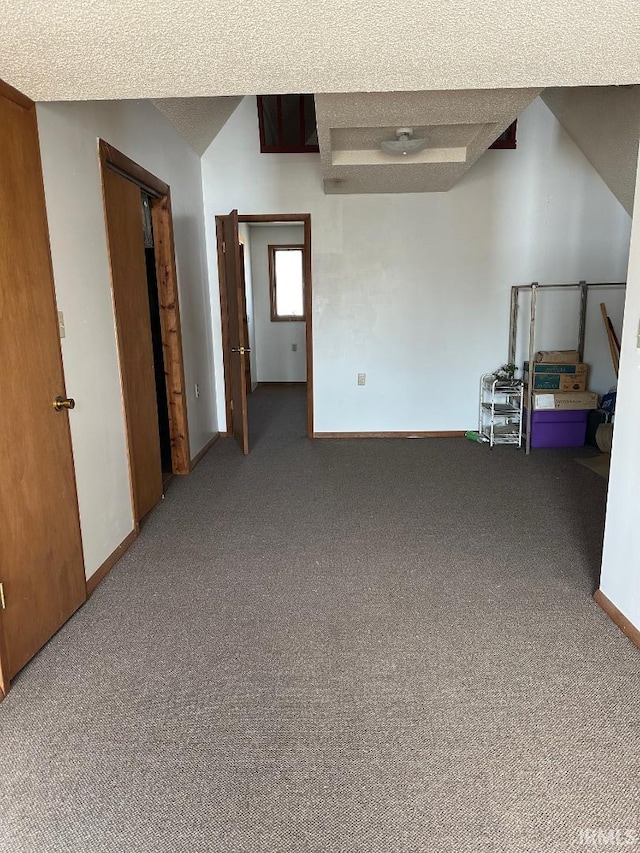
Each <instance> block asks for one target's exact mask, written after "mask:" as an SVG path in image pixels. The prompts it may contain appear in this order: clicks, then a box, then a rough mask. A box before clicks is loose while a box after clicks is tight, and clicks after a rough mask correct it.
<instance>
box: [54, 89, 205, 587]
mask: <svg viewBox="0 0 640 853" xmlns="http://www.w3.org/2000/svg"><path fill="white" fill-rule="evenodd" d="M38 123H39V127H40V144H41V151H42V165H43V171H44V183H45V192H46V198H47V211H48V216H49V228H50V235H51V254H52V260H53V272H54V279H55V286H56V295H57V299H58V308H59V310H61V311H62V312H63V313H64V319H65V325H66V337H65V338H64V340H63V341H62V350H63V361H64V370H65V376H66V383H67V391H68V393H69V394H70V395H71V396H73V397H74V398H75V399H76V402H77V406H76V408H75V410H74V411H73V412H72V413H71V415H70V423H71V437H72V442H73V453H74V459H75V469H76V479H77V485H78V502H79V506H80V522H81V527H82V539H83V545H84V554H85V566H86V572H87V576H88V577H89V576H90V575H91V574H93V573H94V572H95V571H96V569H97V568H99V566H100V565H101V564H102V563H103V562H104V560H105V559H106V558H107V557H108V556H109V555H110V554H111V553H112V552H113V551H114V549H115V548H116V547H117V546H118V545H119V544H120V542H122V540H123V539H124V538H125V537H126V536H127V534H128V533H129V532H130V531H131V530H132V527H133V513H132V507H131V496H130V488H129V474H128V466H127V455H126V439H125V424H124V415H123V409H122V395H121V386H120V373H119V368H118V355H117V346H116V336H115V326H114V314H113V305H112V298H111V285H110V279H109V264H108V258H107V243H106V236H105V225H104V213H103V207H102V188H101V182H100V172H99V166H98V148H97V139H98V137H102V138H103V139H105V140H106V141H107V142H109V143H111V144H112V145H114V146H115V147H116V148H118V149H120V150H121V151H122V152H124V153H125V154H126V155H128V156H129V157H131V158H132V159H133V160H135V161H136V162H138V163H140V164H141V165H142V166H144V167H145V168H147V169H148V170H149V171H151V172H153V173H154V174H155V175H157V177H159V178H161V179H162V180H164V181H166V182H167V183H169V184H170V185H171V193H172V206H173V218H174V229H175V246H176V261H177V269H178V283H179V290H180V308H181V318H182V335H183V346H184V358H185V372H186V385H187V400H188V415H189V437H190V441H191V453H192V455H195V454H196V453H197V452H198V451H199V450H200V449H201V448H202V447H203V445H204V444H205V443H206V441H207V440H208V439H209V438H210V437H211V435H212V434H213V432H214V431H215V430H216V428H217V427H216V415H215V402H214V386H213V365H212V359H211V347H212V338H211V327H210V322H209V309H208V306H209V293H208V287H207V281H206V263H205V254H204V221H203V207H202V185H201V172H200V161H199V158H198V155H197V154H196V153H195V152H194V151H193V150H192V149H191V148H190V147H189V146H188V145H187V143H186V142H185V141H184V140H183V139H182V138H181V137H180V136H179V134H178V132H177V131H176V130H175V128H174V127H173V126H172V125H171V124H170V123H169V122H168V120H167V119H165V118H164V117H163V116H162V115H160V113H159V112H158V111H157V110H155V109H154V107H152V106H151V105H150V104H148V103H146V102H137V101H129V102H94V103H68V104H63V103H60V104H39V105H38ZM196 382H198V383H199V385H200V397H199V399H197V400H196V398H195V394H194V383H196Z"/></svg>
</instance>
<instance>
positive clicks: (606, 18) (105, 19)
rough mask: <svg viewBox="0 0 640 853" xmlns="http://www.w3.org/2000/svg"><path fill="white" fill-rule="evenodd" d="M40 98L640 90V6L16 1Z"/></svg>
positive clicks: (625, 1) (13, 38)
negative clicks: (623, 86)
mask: <svg viewBox="0 0 640 853" xmlns="http://www.w3.org/2000/svg"><path fill="white" fill-rule="evenodd" d="M3 11H4V15H3V22H2V27H0V77H1V78H3V79H5V80H6V81H7V82H8V83H11V84H12V85H14V86H16V87H17V88H18V89H20V90H21V91H23V92H25V94H27V95H29V96H30V97H31V98H33V99H34V100H85V99H89V100H90V99H117V98H172V97H180V98H181V97H213V96H216V95H240V94H255V93H285V92H358V91H360V92H362V91H365V92H380V91H387V92H392V91H421V90H427V89H431V90H438V89H491V88H510V87H532V86H536V87H540V86H579V85H607V84H612V83H638V82H640V3H638V0H607V2H606V3H594V2H592V0H561V2H558V0H536V2H535V3H531V2H528V0H507V2H497V0H493V2H478V0H456V2H455V3H443V2H442V0H414V2H405V3H396V4H390V3H389V2H388V0H352V2H344V0H286V2H285V0H269V2H267V0H247V2H245V3H243V4H240V5H239V4H238V3H237V2H235V0H233V2H232V0H216V2H205V0H156V1H155V2H154V3H149V2H148V0H110V2H108V3H106V2H102V3H101V2H93V3H87V2H86V0H55V2H49V3H46V2H42V0H11V2H9V0H4V3H3Z"/></svg>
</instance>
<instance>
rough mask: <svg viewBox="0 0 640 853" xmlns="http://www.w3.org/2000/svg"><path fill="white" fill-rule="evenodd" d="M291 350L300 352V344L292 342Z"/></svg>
mask: <svg viewBox="0 0 640 853" xmlns="http://www.w3.org/2000/svg"><path fill="white" fill-rule="evenodd" d="M291 352H298V344H291Z"/></svg>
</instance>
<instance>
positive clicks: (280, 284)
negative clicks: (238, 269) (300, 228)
mask: <svg viewBox="0 0 640 853" xmlns="http://www.w3.org/2000/svg"><path fill="white" fill-rule="evenodd" d="M269 287H270V290H271V320H272V321H273V322H276V321H280V320H304V319H305V313H304V246H271V245H270V246H269Z"/></svg>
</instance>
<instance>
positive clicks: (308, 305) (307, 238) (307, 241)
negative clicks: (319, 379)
mask: <svg viewBox="0 0 640 853" xmlns="http://www.w3.org/2000/svg"><path fill="white" fill-rule="evenodd" d="M303 222H304V273H305V275H304V278H305V282H304V299H305V306H304V313H305V315H306V320H305V346H306V357H307V438H313V437H314V433H315V429H314V411H313V283H312V264H311V214H310V213H306V214H305V215H304V218H303Z"/></svg>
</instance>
